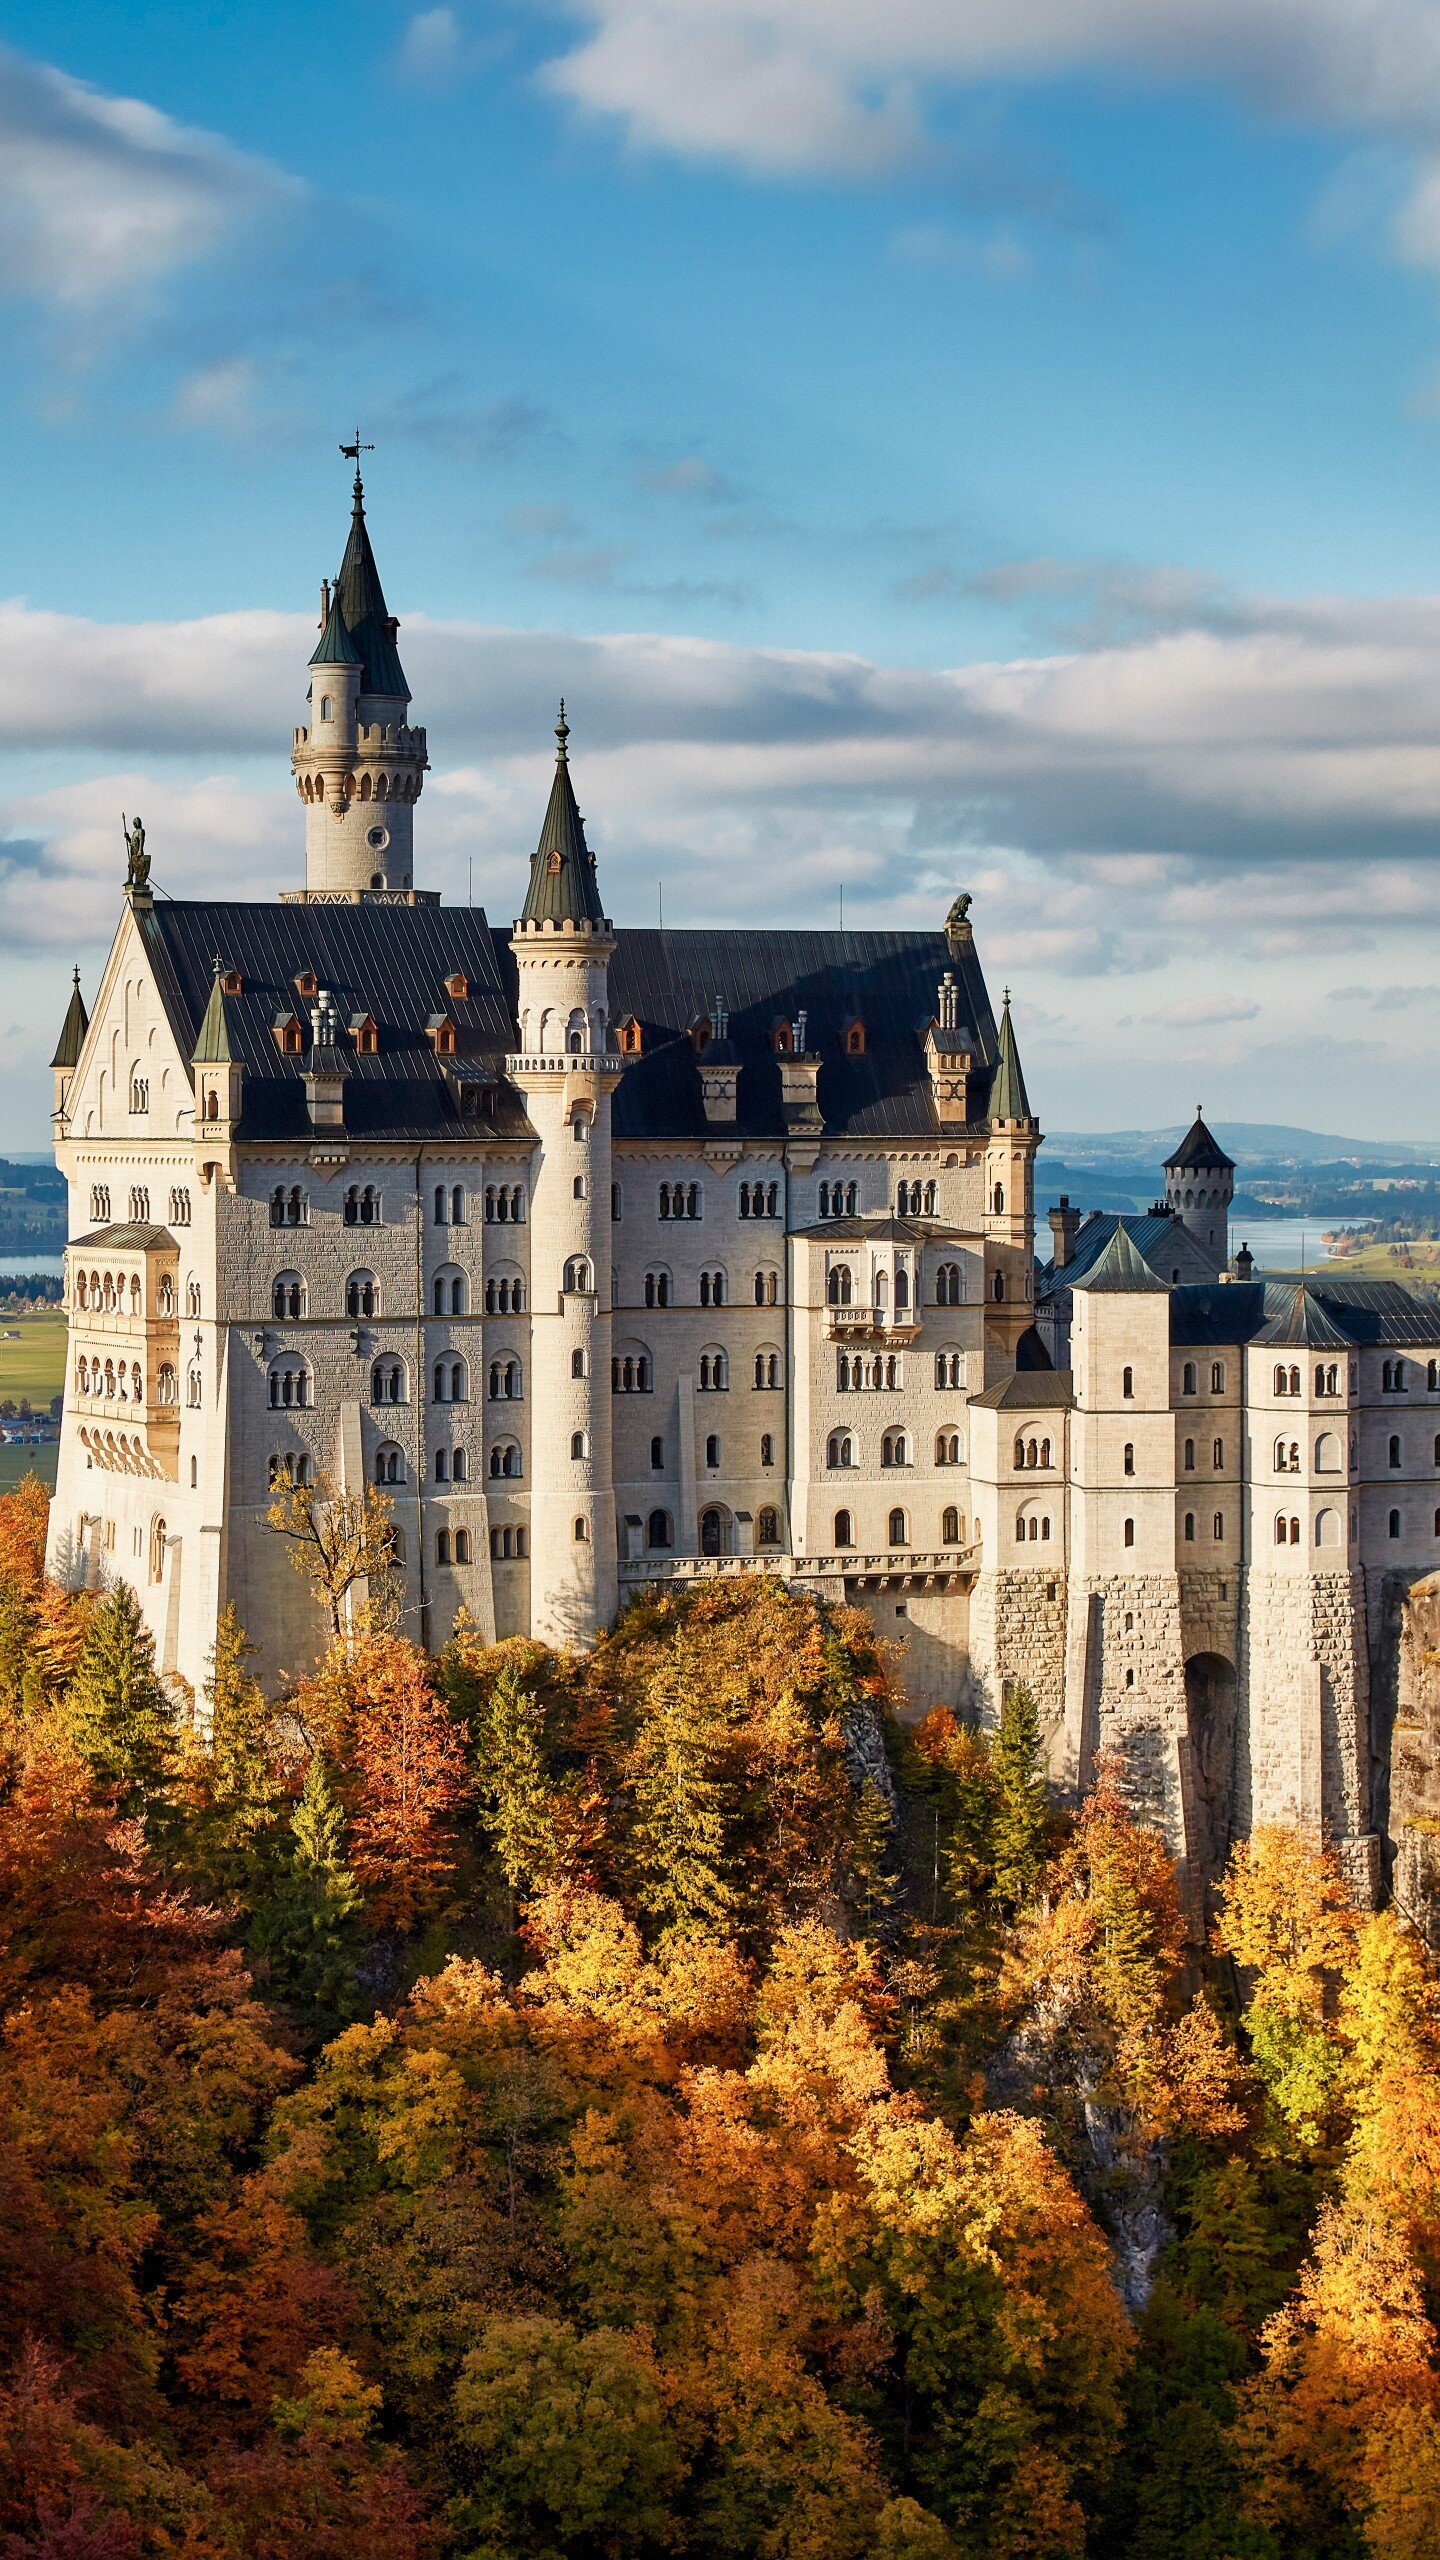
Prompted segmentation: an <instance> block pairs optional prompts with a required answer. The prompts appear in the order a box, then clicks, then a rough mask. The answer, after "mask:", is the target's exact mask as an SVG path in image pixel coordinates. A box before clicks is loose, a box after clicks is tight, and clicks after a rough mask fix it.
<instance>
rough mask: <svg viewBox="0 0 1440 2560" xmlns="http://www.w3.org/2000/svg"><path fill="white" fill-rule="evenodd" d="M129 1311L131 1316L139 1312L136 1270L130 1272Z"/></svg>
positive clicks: (138, 1284) (138, 1282)
mask: <svg viewBox="0 0 1440 2560" xmlns="http://www.w3.org/2000/svg"><path fill="white" fill-rule="evenodd" d="M130 1313H131V1314H132V1316H138V1314H139V1313H140V1274H139V1272H138V1271H132V1272H131V1274H130Z"/></svg>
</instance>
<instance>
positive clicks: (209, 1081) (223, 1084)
mask: <svg viewBox="0 0 1440 2560" xmlns="http://www.w3.org/2000/svg"><path fill="white" fill-rule="evenodd" d="M225 977H226V970H225V965H224V963H223V961H222V960H221V958H220V955H219V953H218V952H217V953H216V955H215V975H214V980H213V983H212V985H211V988H210V1001H209V1003H208V1004H207V1006H206V1007H205V1018H204V1020H203V1022H202V1023H201V1025H200V1030H199V1034H198V1036H197V1038H196V1042H195V1046H194V1048H193V1049H192V1050H191V1052H190V1063H191V1065H192V1066H193V1068H194V1070H195V1135H196V1138H197V1139H210V1138H214V1139H216V1140H218V1141H219V1142H220V1143H221V1144H222V1145H226V1146H228V1145H229V1143H230V1140H231V1139H232V1138H233V1137H234V1135H235V1131H236V1128H237V1126H238V1124H239V1120H240V1107H241V1096H242V1092H243V1089H244V1082H245V1065H244V1060H243V1058H242V1057H241V1054H240V1041H239V1034H238V1032H237V1030H236V1028H235V1025H234V1024H233V1023H232V1021H231V1019H230V1011H229V1006H228V1003H227V1000H226V994H225Z"/></svg>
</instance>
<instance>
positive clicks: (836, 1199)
mask: <svg viewBox="0 0 1440 2560" xmlns="http://www.w3.org/2000/svg"><path fill="white" fill-rule="evenodd" d="M859 1206H860V1186H859V1184H858V1183H856V1182H822V1183H821V1185H820V1204H819V1215H820V1216H821V1217H822V1218H853V1217H854V1216H855V1214H856V1212H857V1210H858V1208H859Z"/></svg>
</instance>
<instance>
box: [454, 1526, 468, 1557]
mask: <svg viewBox="0 0 1440 2560" xmlns="http://www.w3.org/2000/svg"><path fill="white" fill-rule="evenodd" d="M455 1561H456V1563H457V1564H468V1563H469V1562H470V1532H469V1530H468V1529H457V1530H456V1532H455Z"/></svg>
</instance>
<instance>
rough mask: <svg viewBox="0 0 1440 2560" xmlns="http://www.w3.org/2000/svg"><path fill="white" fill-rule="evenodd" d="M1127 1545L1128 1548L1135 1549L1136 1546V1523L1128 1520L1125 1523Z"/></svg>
mask: <svg viewBox="0 0 1440 2560" xmlns="http://www.w3.org/2000/svg"><path fill="white" fill-rule="evenodd" d="M1125 1544H1126V1546H1127V1547H1133V1546H1134V1544H1135V1523H1134V1521H1133V1520H1127V1521H1126V1523H1125Z"/></svg>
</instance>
